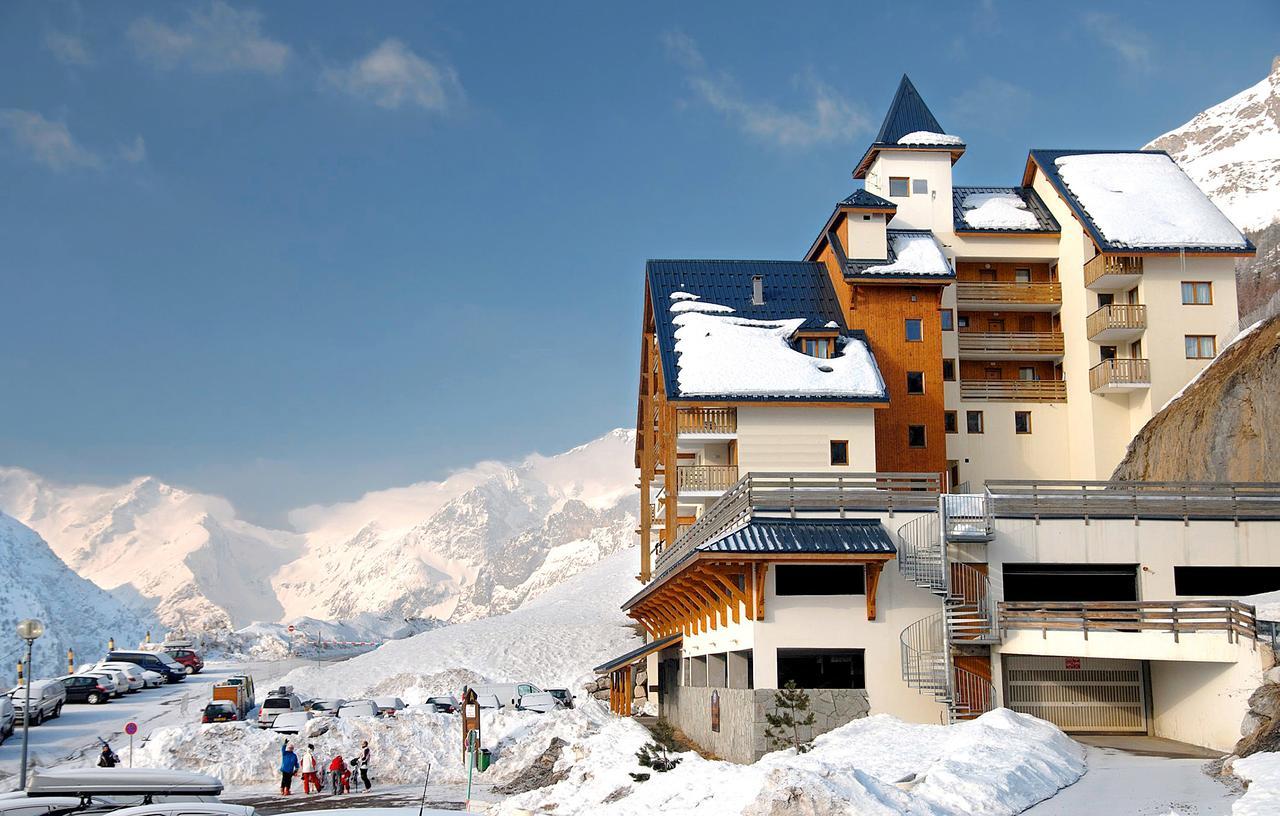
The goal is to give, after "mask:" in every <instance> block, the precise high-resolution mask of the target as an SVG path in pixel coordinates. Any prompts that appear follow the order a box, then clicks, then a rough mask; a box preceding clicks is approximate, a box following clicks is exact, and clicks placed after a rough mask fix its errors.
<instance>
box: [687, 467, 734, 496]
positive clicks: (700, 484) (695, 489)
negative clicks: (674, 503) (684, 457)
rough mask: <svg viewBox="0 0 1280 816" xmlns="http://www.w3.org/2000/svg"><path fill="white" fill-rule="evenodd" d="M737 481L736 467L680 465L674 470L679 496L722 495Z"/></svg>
mask: <svg viewBox="0 0 1280 816" xmlns="http://www.w3.org/2000/svg"><path fill="white" fill-rule="evenodd" d="M737 481H738V466H737V465H680V466H679V467H678V468H676V485H677V489H678V490H679V491H680V493H681V494H685V493H707V492H714V493H723V492H724V491H726V490H728V489H729V488H731V487H733V486H734V484H735V483H737Z"/></svg>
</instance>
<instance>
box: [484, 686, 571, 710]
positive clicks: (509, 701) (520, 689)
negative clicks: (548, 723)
mask: <svg viewBox="0 0 1280 816" xmlns="http://www.w3.org/2000/svg"><path fill="white" fill-rule="evenodd" d="M474 688H475V692H476V695H477V696H479V697H484V696H485V695H489V694H492V695H493V696H495V697H497V698H498V700H500V701H501V702H502V705H503V707H504V708H505V707H506V706H511V707H512V708H516V709H525V710H528V711H543V712H546V711H552V710H554V709H557V708H559V707H560V703H559V702H558V701H557V700H556V699H555V697H554V696H552V695H550V694H548V693H547V692H545V691H543V690H542V689H540V688H538V687H537V686H535V685H533V684H532V683H493V684H490V685H486V686H475V687H474ZM481 708H484V705H483V704H482V705H481Z"/></svg>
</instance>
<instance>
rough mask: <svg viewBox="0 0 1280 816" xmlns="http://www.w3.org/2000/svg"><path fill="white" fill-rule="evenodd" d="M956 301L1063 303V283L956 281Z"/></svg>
mask: <svg viewBox="0 0 1280 816" xmlns="http://www.w3.org/2000/svg"><path fill="white" fill-rule="evenodd" d="M956 301H957V303H958V304H959V303H965V304H993V303H995V304H1005V303H1025V304H1030V305H1056V304H1061V303H1062V284H1060V283H1058V282H1057V281H1047V282H1045V283H1020V282H1016V281H956Z"/></svg>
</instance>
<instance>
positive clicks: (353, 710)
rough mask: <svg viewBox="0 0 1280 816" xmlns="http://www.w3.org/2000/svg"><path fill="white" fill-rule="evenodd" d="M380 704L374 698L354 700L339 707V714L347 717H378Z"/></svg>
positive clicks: (344, 717)
mask: <svg viewBox="0 0 1280 816" xmlns="http://www.w3.org/2000/svg"><path fill="white" fill-rule="evenodd" d="M378 713H379V712H378V705H377V703H375V702H374V701H373V700H352V701H351V702H349V703H347V704H346V705H344V706H343V707H342V708H340V709H338V716H339V717H341V718H343V719H344V720H345V719H350V718H352V717H376V716H378Z"/></svg>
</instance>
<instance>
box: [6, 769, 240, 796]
mask: <svg viewBox="0 0 1280 816" xmlns="http://www.w3.org/2000/svg"><path fill="white" fill-rule="evenodd" d="M27 793H28V794H30V795H32V796H39V795H46V796H49V795H54V796H57V795H67V794H74V795H84V794H141V793H152V794H170V795H172V794H188V795H202V796H217V795H219V794H221V793H222V782H221V781H220V780H219V779H217V778H215V777H212V776H208V775H206V774H198V773H190V772H188V771H171V770H166V769H161V768H67V769H60V770H37V771H36V772H35V773H34V774H33V775H32V777H31V783H30V784H29V785H27Z"/></svg>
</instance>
